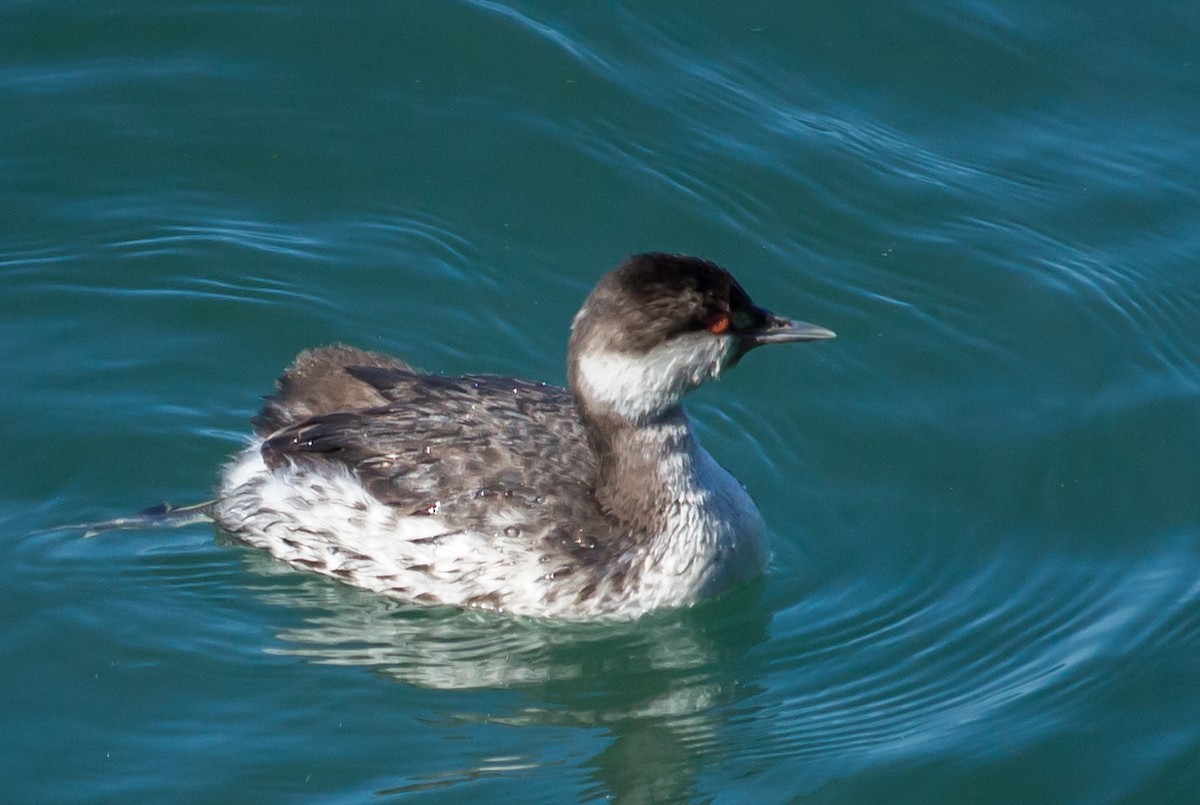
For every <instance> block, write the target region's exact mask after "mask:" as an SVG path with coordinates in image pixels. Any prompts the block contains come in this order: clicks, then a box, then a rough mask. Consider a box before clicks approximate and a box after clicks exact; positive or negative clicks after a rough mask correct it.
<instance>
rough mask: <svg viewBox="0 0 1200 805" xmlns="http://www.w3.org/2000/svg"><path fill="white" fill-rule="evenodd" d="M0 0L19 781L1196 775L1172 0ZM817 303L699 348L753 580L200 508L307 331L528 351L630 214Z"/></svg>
mask: <svg viewBox="0 0 1200 805" xmlns="http://www.w3.org/2000/svg"><path fill="white" fill-rule="evenodd" d="M558 5H559V4H554V3H539V2H527V3H517V4H513V3H501V2H490V0H489V1H486V2H468V3H432V2H418V3H409V4H402V5H397V6H396V7H394V8H393V7H389V6H386V5H384V6H376V5H369V4H357V3H351V4H345V3H342V4H334V3H317V2H307V3H305V2H291V3H286V4H270V3H265V4H263V3H260V4H254V5H237V4H233V5H229V4H214V3H205V2H200V3H195V4H168V5H163V4H155V3H144V2H118V3H115V4H114V3H108V4H104V5H102V6H96V5H94V4H65V3H53V2H22V3H10V4H8V5H7V6H6V7H5V8H4V9H3V10H0V32H2V33H0V108H2V109H3V110H4V114H3V118H4V121H5V122H4V124H3V125H0V212H2V214H0V300H2V304H0V373H2V375H3V377H4V382H3V383H0V403H2V404H3V406H4V410H5V412H6V416H5V417H4V425H3V426H2V428H3V429H2V430H0V433H2V434H3V439H4V441H5V443H6V446H7V448H8V450H7V455H8V459H9V460H8V461H7V462H5V464H4V469H3V470H0V537H2V538H0V552H2V555H0V558H2V560H3V566H4V567H5V568H6V570H7V574H6V575H7V579H8V581H7V583H6V585H5V590H6V595H5V602H6V605H5V606H4V608H3V615H2V616H0V646H3V649H0V652H2V660H3V661H2V662H0V668H3V669H4V670H3V671H2V672H0V673H2V675H3V676H2V682H3V684H2V685H0V687H2V688H3V689H4V690H5V694H4V705H3V711H2V712H3V716H4V721H5V724H6V738H5V740H4V742H3V744H2V747H3V748H2V750H0V771H2V772H3V779H5V781H6V789H7V791H8V792H9V794H8V796H10V797H12V798H13V799H14V800H17V801H69V800H86V801H106V800H109V801H131V800H148V801H150V800H153V801H164V800H165V801H172V800H180V801H199V802H213V801H238V800H241V801H272V800H289V801H293V800H297V799H301V798H307V799H313V800H320V801H323V802H324V801H353V802H360V801H364V800H384V801H390V800H402V799H409V798H415V797H420V798H422V799H428V800H434V801H437V800H444V801H453V802H461V801H463V799H464V798H470V799H472V800H480V801H505V800H520V801H545V802H563V801H587V800H595V799H603V798H606V797H610V796H612V797H617V798H618V799H619V800H621V801H630V802H638V801H703V802H708V801H722V802H746V801H762V802H785V801H797V800H803V801H817V802H855V803H861V802H887V803H894V802H922V803H925V802H931V801H944V802H964V801H984V802H1021V803H1028V802H1056V803H1057V802H1087V803H1096V802H1127V801H1144V802H1156V803H1157V802H1169V801H1177V802H1189V801H1192V800H1193V799H1194V797H1195V792H1196V790H1198V788H1200V735H1198V732H1200V731H1198V730H1197V724H1200V689H1198V687H1197V685H1196V680H1197V679H1200V659H1198V657H1200V461H1198V460H1197V456H1198V455H1200V449H1198V448H1200V335H1198V331H1197V328H1196V322H1197V320H1198V318H1200V272H1198V269H1197V266H1198V263H1200V189H1198V188H1200V132H1198V130H1197V126H1196V121H1197V118H1196V112H1195V110H1196V101H1197V98H1200V71H1198V70H1197V65H1198V64H1200V48H1198V47H1197V44H1196V43H1197V42H1200V10H1198V9H1196V8H1195V7H1194V6H1193V5H1192V4H1188V3H1176V2H1168V1H1167V0H1161V1H1160V2H1150V3H1143V4H1140V5H1138V6H1136V7H1133V6H1129V5H1128V4H1121V3H1113V2H1101V3H1082V2H1073V3H1065V4H1057V5H1053V6H1049V7H1048V6H1046V5H1045V4H1042V3H1034V2H1023V1H1022V0H1011V1H1009V2H937V1H936V0H934V1H931V2H915V1H914V0H906V1H905V2H900V3H874V2H852V3H846V4H840V5H838V6H836V7H833V6H831V7H830V8H828V9H825V8H816V7H805V6H798V5H797V4H794V3H773V4H767V5H765V6H763V5H760V6H753V7H752V6H747V5H745V4H741V5H730V4H728V3H718V2H708V3H694V4H688V5H687V6H680V5H678V4H671V3H654V4H648V5H642V6H627V5H622V4H613V3H606V4H593V5H590V6H584V7H581V8H574V9H571V10H567V11H564V10H562V9H560V8H559V7H558ZM650 249H664V250H679V251H686V252H691V253H696V254H701V255H704V256H707V257H710V258H713V259H716V260H718V261H719V262H721V263H723V264H725V265H727V266H728V267H729V268H731V269H732V270H733V271H734V272H735V273H736V274H737V276H738V277H739V278H740V279H741V281H742V282H743V284H744V285H745V286H746V287H747V288H748V290H749V291H750V292H751V294H752V295H754V297H755V298H756V300H758V301H759V302H761V303H763V304H765V305H767V306H769V307H772V308H774V309H777V310H779V311H780V312H784V313H787V314H790V315H793V316H797V317H800V318H803V319H806V320H809V321H814V322H819V323H821V324H824V325H827V326H829V327H831V328H832V329H834V330H836V331H837V332H838V334H839V338H838V339H837V340H836V341H833V342H828V343H823V344H814V345H809V346H805V347H794V348H788V349H785V348H782V347H781V348H777V349H774V350H762V351H760V352H757V353H755V354H754V355H753V356H751V357H750V358H748V359H747V360H746V361H745V362H744V363H743V364H742V365H741V366H740V367H739V368H738V369H737V371H736V372H734V373H733V374H731V375H730V376H729V377H728V378H727V379H726V380H724V381H723V382H721V383H720V384H717V385H715V386H713V387H709V388H706V389H704V390H703V391H701V392H700V393H698V394H697V395H695V398H694V399H693V400H692V401H691V405H690V410H691V412H692V415H693V418H694V419H695V421H696V424H697V427H698V429H699V431H700V433H701V436H702V438H703V440H704V442H705V445H706V446H707V447H708V449H709V450H710V451H711V452H712V453H713V454H714V455H715V456H716V457H717V458H718V459H719V460H720V461H722V463H724V464H725V465H726V466H727V467H728V468H730V469H731V470H732V471H733V472H734V473H735V474H736V475H737V476H738V477H739V478H740V479H741V480H742V481H743V482H744V483H745V484H746V485H747V486H748V487H749V489H750V490H751V492H752V494H753V495H754V496H755V498H756V500H757V501H758V502H759V505H760V507H761V509H762V511H763V514H764V516H765V518H766V520H767V522H768V524H769V528H770V530H771V539H772V546H773V549H774V552H775V556H774V562H773V567H772V569H771V572H770V574H769V575H768V577H767V578H766V579H765V580H763V581H762V582H760V583H757V584H755V585H751V586H750V587H748V588H746V589H743V590H740V591H738V592H736V593H735V594H732V595H730V596H728V597H726V598H723V599H721V600H718V601H713V602H709V603H706V604H704V605H702V606H699V607H696V608H694V609H692V610H689V611H683V612H664V613H660V614H656V615H654V616H651V617H648V618H645V619H643V620H641V621H637V622H635V623H630V624H618V625H578V624H576V625H568V624H555V623H544V622H532V621H521V620H513V619H506V618H503V617H496V616H488V615H482V614H475V613H461V612H456V611H449V610H441V609H422V608H414V607H411V606H405V605H401V604H397V603H394V602H389V601H385V600H381V599H379V598H377V597H375V596H372V595H370V594H367V593H363V592H361V591H358V590H354V589H350V588H347V587H344V586H341V585H338V584H337V583H335V582H332V581H329V580H326V579H322V578H316V577H311V576H307V575H304V574H301V573H297V572H295V571H292V570H290V569H288V568H286V567H283V566H281V565H280V564H278V563H276V562H274V561H273V560H271V559H270V558H269V557H265V556H262V555H260V554H257V553H255V552H253V551H251V550H249V549H247V548H244V547H242V546H239V545H238V544H236V543H233V542H231V541H229V540H227V539H224V538H221V537H220V536H218V535H216V534H214V533H213V531H212V529H211V528H206V527H203V526H199V527H190V528H186V529H182V530H175V531H171V530H150V531H145V532H137V533H118V534H109V535H106V536H104V537H103V538H97V539H92V540H80V539H79V538H78V535H76V534H70V533H65V532H55V533H50V534H41V535H37V536H27V535H28V534H29V533H30V532H32V531H35V530H38V529H43V528H47V527H50V526H54V525H57V524H61V523H66V522H76V521H80V520H95V519H104V518H109V517H116V516H121V515H125V514H128V513H130V512H132V511H136V510H138V509H141V508H143V507H145V506H147V505H149V504H153V503H156V502H158V501H160V500H169V501H172V502H175V503H187V502H193V501H197V500H202V499H204V498H205V496H207V495H208V494H210V492H211V487H212V484H213V481H214V479H215V477H216V474H217V472H218V469H219V467H220V466H221V464H222V462H223V461H225V460H226V458H227V457H228V456H229V455H230V454H231V453H233V452H234V451H236V450H237V449H238V448H239V447H240V446H241V445H242V444H243V442H244V439H245V434H246V433H247V431H248V426H247V424H246V420H247V418H248V417H249V416H250V415H251V414H252V413H253V411H254V410H255V409H256V407H257V404H258V399H259V396H260V395H261V394H263V393H266V392H267V391H269V390H270V388H271V382H272V379H273V378H274V376H275V375H276V374H277V373H278V372H279V370H280V369H281V368H282V367H283V366H284V365H286V363H287V362H288V361H289V360H290V358H291V357H292V356H293V355H294V354H295V352H296V351H297V350H299V349H301V348H303V347H306V346H312V345H317V344H323V343H331V342H335V341H341V342H347V343H352V344H355V345H358V346H361V347H365V348H371V349H382V350H386V351H390V352H395V353H397V354H400V355H402V356H404V357H406V358H407V359H409V360H411V361H412V362H414V363H416V364H418V365H421V366H424V367H427V368H429V369H432V370H436V371H442V372H447V373H458V372H467V371H488V372H501V373H515V374H521V375H524V376H528V377H532V378H535V379H540V380H547V381H551V382H559V383H561V382H563V380H564V375H565V371H564V368H563V363H564V356H565V341H566V333H567V328H568V325H569V322H570V317H571V315H572V314H573V312H574V310H575V309H576V307H577V306H578V304H579V302H580V301H581V300H582V298H583V296H584V295H585V294H586V292H587V290H588V289H589V288H590V286H591V284H592V283H593V282H594V280H595V278H596V277H597V276H598V275H599V274H600V273H601V272H602V271H604V270H605V269H606V268H608V267H610V266H612V265H613V264H615V263H616V262H617V261H618V260H619V259H621V257H622V256H624V255H625V254H628V253H631V252H636V251H643V250H650Z"/></svg>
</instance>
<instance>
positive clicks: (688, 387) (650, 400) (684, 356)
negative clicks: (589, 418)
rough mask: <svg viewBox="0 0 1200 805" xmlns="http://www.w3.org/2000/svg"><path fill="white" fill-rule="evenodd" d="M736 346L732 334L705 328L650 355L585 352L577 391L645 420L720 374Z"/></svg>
mask: <svg viewBox="0 0 1200 805" xmlns="http://www.w3.org/2000/svg"><path fill="white" fill-rule="evenodd" d="M734 349H735V342H734V339H733V338H732V337H731V336H719V337H718V336H713V335H712V334H711V333H707V332H704V333H696V334H693V335H685V336H680V337H677V338H674V339H672V340H671V341H668V342H667V343H665V344H663V345H661V346H658V347H655V348H654V349H652V350H650V351H649V352H647V353H646V354H644V355H631V354H628V353H624V352H612V351H585V352H583V353H582V354H581V355H580V356H579V359H578V362H577V364H576V377H575V384H576V386H577V388H576V391H577V392H578V393H580V394H581V395H582V396H583V397H584V399H586V400H587V401H588V402H589V403H590V404H591V405H593V406H595V407H596V408H597V409H600V410H609V411H612V412H613V413H615V414H617V415H618V416H620V417H621V418H622V419H625V420H627V421H629V422H643V421H645V420H646V419H647V418H649V417H651V416H653V415H655V414H659V413H661V412H663V411H665V410H666V409H668V408H670V407H672V406H674V405H676V404H677V403H678V402H679V401H680V400H681V399H682V398H683V396H684V395H685V394H687V393H688V392H689V391H692V390H693V389H695V388H697V387H698V386H700V385H702V384H704V383H706V382H708V381H709V380H715V379H716V378H718V377H720V376H721V372H722V371H723V370H724V368H725V366H726V365H727V364H728V363H729V361H730V359H731V357H732V356H733V354H734Z"/></svg>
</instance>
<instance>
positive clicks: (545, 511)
mask: <svg viewBox="0 0 1200 805" xmlns="http://www.w3.org/2000/svg"><path fill="white" fill-rule="evenodd" d="M834 335H835V334H834V333H833V332H832V331H831V330H828V329H826V328H824V327H821V326H818V325H814V324H809V323H806V322H802V321H796V320H792V319H789V318H786V317H783V316H779V315H776V314H774V313H771V312H770V311H768V310H767V309H765V308H763V307H760V306H758V305H757V304H755V303H754V302H753V301H752V300H751V298H750V296H749V295H748V294H747V293H746V291H745V290H744V289H743V287H742V286H741V284H739V283H738V281H737V280H736V279H735V278H734V277H733V275H732V274H730V273H729V271H727V270H726V269H724V268H722V267H721V266H719V265H717V264H716V263H714V262H712V261H709V260H706V259H702V258H699V257H693V256H688V255H680V254H667V253H661V252H651V253H645V254H637V255H634V256H632V257H629V258H627V259H625V260H624V261H622V262H621V263H620V264H619V265H618V266H617V267H616V268H614V269H612V270H611V271H609V272H608V273H606V274H604V275H603V276H602V277H601V279H600V280H599V281H598V282H597V284H596V285H595V287H594V288H593V289H592V291H591V293H590V294H588V296H587V297H586V299H585V300H584V302H583V304H582V306H581V307H580V309H579V311H578V313H577V314H576V315H575V317H574V319H573V322H572V324H571V332H570V338H569V341H568V350H567V352H568V359H567V380H568V387H566V388H564V387H561V386H555V385H549V384H546V383H541V382H534V381H530V380H524V379H518V378H512V377H504V376H498V375H489V374H467V375H462V376H446V375H439V374H430V373H426V372H422V371H419V370H417V369H414V368H413V367H412V366H410V365H409V364H408V363H407V362H405V361H402V360H400V359H398V358H394V357H390V356H388V355H385V354H382V353H379V352H373V351H365V350H360V349H356V348H353V347H349V346H345V345H333V346H328V347H321V348H317V349H311V350H307V351H304V352H302V353H300V354H299V355H298V356H297V357H296V359H295V360H294V362H293V363H292V364H291V366H290V367H288V368H287V369H286V370H285V371H284V373H283V374H282V376H280V377H279V378H278V380H277V381H276V389H275V391H274V393H273V394H271V395H269V396H268V397H266V398H265V402H264V404H263V406H262V408H261V410H260V411H259V413H258V414H257V416H255V417H254V418H253V419H252V420H251V421H252V424H253V428H254V436H253V438H252V440H251V442H250V443H249V445H248V446H247V447H246V448H245V449H244V450H242V451H241V452H240V453H239V454H237V455H236V456H235V457H233V459H232V460H231V461H230V463H229V464H228V465H227V466H225V467H224V469H223V470H222V472H221V476H220V480H219V484H218V487H217V490H216V495H215V499H214V500H213V501H211V502H209V503H206V504H204V506H203V509H202V511H201V514H203V515H204V516H206V517H208V518H210V519H211V520H213V521H214V522H215V523H216V525H217V527H218V528H219V529H220V530H222V531H224V532H226V533H227V534H229V535H231V536H233V537H234V538H236V539H237V540H240V541H242V542H244V543H246V544H248V545H251V546H254V547H257V548H261V549H265V550H266V551H268V552H269V553H271V554H272V555H274V556H275V557H277V558H279V559H281V560H283V561H285V562H287V563H289V564H290V565H292V566H293V567H296V568H299V569H303V570H309V571H315V572H317V573H320V574H324V575H326V576H329V577H332V578H334V579H338V580H340V581H343V582H346V583H348V584H351V585H354V586H357V587H360V588H363V589H366V590H370V591H373V592H376V593H379V594H383V595H386V596H389V597H391V598H394V599H397V600H400V601H405V602H411V603H414V604H430V605H446V606H451V607H459V608H463V609H478V610H487V611H493V612H498V613H506V614H509V615H512V616H528V617H534V618H558V619H565V620H612V619H619V620H628V619H634V618H638V617H640V616H642V615H645V614H646V613H648V612H651V611H654V610H658V609H662V608H673V607H686V606H690V605H693V604H695V603H697V602H699V601H702V600H705V599H708V598H711V597H713V596H716V595H719V594H721V593H722V592H724V591H726V590H728V589H729V588H731V587H733V586H734V585H736V584H738V583H740V582H743V581H746V580H749V579H751V578H754V577H756V576H759V575H761V574H762V573H763V572H764V571H765V568H766V564H767V557H768V552H767V548H766V545H765V538H764V531H765V526H764V523H763V519H762V516H761V515H760V514H759V511H758V509H757V507H756V506H755V504H754V501H753V500H752V499H751V497H750V495H749V493H748V492H747V491H746V489H745V488H744V487H743V486H742V485H741V484H740V483H739V482H738V481H737V480H736V479H735V478H734V477H733V476H732V475H731V474H730V473H729V472H728V471H726V470H725V469H724V468H723V467H721V465H720V464H718V463H717V461H716V460H715V459H714V458H713V457H712V456H711V455H709V453H708V452H707V451H706V450H705V449H704V448H703V447H702V446H701V445H700V442H699V440H698V438H697V436H696V433H695V431H694V428H693V427H692V424H691V422H690V420H689V418H688V416H687V413H686V412H685V410H684V407H683V404H682V401H683V398H684V396H685V395H687V394H688V393H689V392H691V391H693V390H695V389H696V388H698V387H700V386H701V385H703V384H705V383H707V382H709V381H712V380H716V379H718V378H720V377H721V376H723V375H724V373H725V372H727V371H728V370H729V369H731V368H733V367H734V366H735V365H736V364H737V363H738V362H739V361H740V360H741V359H742V357H744V356H745V354H746V353H747V352H749V351H750V350H752V349H754V348H756V347H759V346H763V345H767V344H785V343H793V342H805V341H817V340H823V339H829V338H833V337H834ZM187 511H189V512H191V514H193V515H194V514H195V511H194V507H193V508H192V509H188V510H187Z"/></svg>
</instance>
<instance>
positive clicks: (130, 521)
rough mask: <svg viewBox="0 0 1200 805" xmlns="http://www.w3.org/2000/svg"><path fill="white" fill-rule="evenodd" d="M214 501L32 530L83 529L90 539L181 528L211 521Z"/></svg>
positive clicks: (44, 531)
mask: <svg viewBox="0 0 1200 805" xmlns="http://www.w3.org/2000/svg"><path fill="white" fill-rule="evenodd" d="M214 503H216V501H214V500H206V501H204V502H203V503H195V504H193V505H191V506H172V505H171V504H170V503H160V504H158V505H157V506H151V507H150V508H148V509H142V510H141V511H140V512H138V513H137V514H133V515H130V516H128V517H117V518H115V519H112V520H101V521H100V522H98V523H71V524H69V525H60V526H56V527H54V528H44V529H42V530H40V531H34V532H33V533H32V534H30V535H29V536H34V535H36V534H49V533H53V532H55V531H82V532H83V538H84V539H89V538H91V537H94V536H96V535H97V534H103V533H104V532H105V531H140V530H143V529H148V528H180V527H182V526H185V525H192V524H193V523H211V522H212V521H213V518H212V507H213V504H214Z"/></svg>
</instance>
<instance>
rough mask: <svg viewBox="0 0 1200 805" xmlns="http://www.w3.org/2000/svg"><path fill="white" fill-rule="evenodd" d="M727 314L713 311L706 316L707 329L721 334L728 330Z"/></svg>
mask: <svg viewBox="0 0 1200 805" xmlns="http://www.w3.org/2000/svg"><path fill="white" fill-rule="evenodd" d="M729 323H730V322H729V314H728V313H714V314H712V315H711V316H709V317H708V331H709V332H710V333H716V334H717V335H721V334H722V333H726V332H728V331H729Z"/></svg>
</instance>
